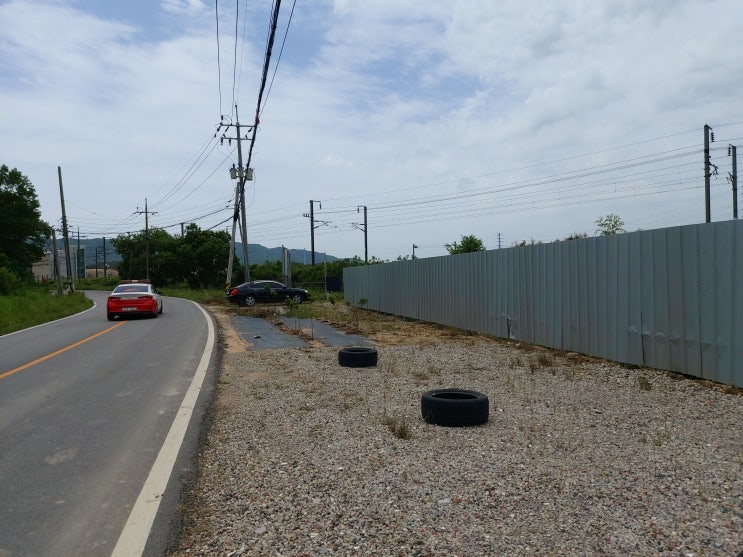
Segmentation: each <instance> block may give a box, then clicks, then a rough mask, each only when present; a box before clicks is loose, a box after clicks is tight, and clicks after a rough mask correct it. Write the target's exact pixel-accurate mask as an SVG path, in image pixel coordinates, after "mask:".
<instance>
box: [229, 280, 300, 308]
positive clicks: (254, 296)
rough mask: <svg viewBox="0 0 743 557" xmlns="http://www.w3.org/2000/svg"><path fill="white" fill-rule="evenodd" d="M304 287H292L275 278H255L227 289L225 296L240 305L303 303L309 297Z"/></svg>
mask: <svg viewBox="0 0 743 557" xmlns="http://www.w3.org/2000/svg"><path fill="white" fill-rule="evenodd" d="M309 297H310V293H309V292H307V291H306V290H305V289H304V288H291V287H290V286H286V285H285V284H282V283H280V282H276V281H274V280H253V281H250V282H244V283H243V284H238V285H237V286H234V287H232V288H228V289H227V293H226V295H225V298H227V301H228V302H232V303H233V304H237V305H238V306H254V305H255V304H257V303H277V302H284V301H286V300H291V301H292V302H294V303H296V304H301V303H302V302H304V301H305V300H307V299H309Z"/></svg>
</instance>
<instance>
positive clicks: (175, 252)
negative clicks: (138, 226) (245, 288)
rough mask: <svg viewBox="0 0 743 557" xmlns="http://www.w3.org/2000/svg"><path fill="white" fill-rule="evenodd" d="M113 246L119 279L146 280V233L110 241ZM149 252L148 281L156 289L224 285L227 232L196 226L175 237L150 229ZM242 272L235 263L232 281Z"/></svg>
mask: <svg viewBox="0 0 743 557" xmlns="http://www.w3.org/2000/svg"><path fill="white" fill-rule="evenodd" d="M113 244H114V247H115V248H116V251H117V252H118V253H119V255H121V263H120V264H119V274H120V276H121V278H130V279H137V278H143V277H145V275H146V252H147V237H146V236H145V233H144V232H143V231H142V232H139V233H137V234H133V235H126V236H124V235H122V236H119V237H117V238H116V239H114V240H113ZM149 249H150V280H151V281H152V283H153V284H155V285H158V286H167V285H175V284H182V283H184V282H185V283H186V284H188V286H189V287H191V288H209V287H220V286H224V284H225V272H226V269H227V259H228V257H229V253H230V237H229V234H227V232H224V231H221V232H215V231H213V230H201V229H200V228H199V227H198V226H197V225H195V224H189V225H188V226H187V227H186V230H185V234H184V235H183V236H182V237H176V236H171V235H170V234H168V233H167V232H165V231H164V230H161V229H158V228H152V229H150V231H149ZM242 269H243V267H242V265H240V264H239V262H235V265H234V269H233V272H234V273H235V275H234V276H233V278H236V277H238V276H242ZM232 282H234V281H232ZM237 282H241V281H240V280H238V281H237Z"/></svg>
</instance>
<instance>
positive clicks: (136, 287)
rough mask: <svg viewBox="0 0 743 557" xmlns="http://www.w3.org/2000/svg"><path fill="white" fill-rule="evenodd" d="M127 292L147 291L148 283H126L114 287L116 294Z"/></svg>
mask: <svg viewBox="0 0 743 557" xmlns="http://www.w3.org/2000/svg"><path fill="white" fill-rule="evenodd" d="M126 292H147V285H146V284H124V285H120V286H117V287H116V288H114V294H123V293H126Z"/></svg>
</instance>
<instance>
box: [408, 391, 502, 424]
mask: <svg viewBox="0 0 743 557" xmlns="http://www.w3.org/2000/svg"><path fill="white" fill-rule="evenodd" d="M489 414H490V401H489V400H488V397H487V395H484V394H483V393H479V392H477V391H466V390H462V389H435V390H433V391H428V392H427V393H424V394H423V396H422V397H421V415H422V416H423V419H424V420H425V421H426V422H428V423H429V424H436V425H442V426H447V427H466V426H473V425H481V424H484V423H485V422H487V421H488V416H489Z"/></svg>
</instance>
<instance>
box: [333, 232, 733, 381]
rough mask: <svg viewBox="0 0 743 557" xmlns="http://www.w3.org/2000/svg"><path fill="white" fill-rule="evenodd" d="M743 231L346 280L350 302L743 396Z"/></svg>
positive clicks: (510, 254) (597, 243)
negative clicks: (707, 383)
mask: <svg viewBox="0 0 743 557" xmlns="http://www.w3.org/2000/svg"><path fill="white" fill-rule="evenodd" d="M742 278H743V221H728V222H722V223H711V224H703V225H695V226H685V227H676V228H669V229H662V230H652V231H645V232H635V233H627V234H621V235H618V236H612V237H599V238H587V239H583V240H571V241H567V242H556V243H553V244H548V245H536V246H525V247H518V248H511V249H503V250H494V251H490V252H480V253H474V254H462V255H458V256H445V257H437V258H430V259H419V260H415V261H400V262H394V263H388V264H383V265H370V266H363V267H353V268H347V269H345V270H344V285H345V296H346V300H347V301H349V302H351V303H353V304H357V303H358V301H359V300H361V299H362V298H366V299H367V300H368V303H367V306H366V307H368V308H370V309H374V310H377V311H382V312H386V313H394V314H398V315H402V316H405V317H412V318H415V319H422V320H425V321H431V322H435V323H442V324H445V325H451V326H455V327H458V328H462V329H467V330H476V331H481V332H485V333H487V334H493V335H496V336H500V337H504V338H511V339H514V340H522V341H525V342H533V343H537V344H542V345H544V346H549V347H553V348H560V349H563V350H571V351H577V352H582V353H585V354H589V355H593V356H598V357H603V358H608V359H612V360H615V361H619V362H626V363H632V364H637V365H645V366H651V367H656V368H660V369H669V370H672V371H679V372H682V373H687V374H690V375H694V376H697V377H703V378H707V379H712V380H714V381H719V382H722V383H727V384H731V385H735V386H738V387H743V286H741V279H742Z"/></svg>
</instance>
